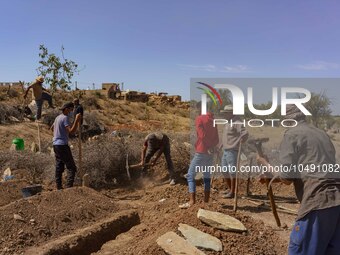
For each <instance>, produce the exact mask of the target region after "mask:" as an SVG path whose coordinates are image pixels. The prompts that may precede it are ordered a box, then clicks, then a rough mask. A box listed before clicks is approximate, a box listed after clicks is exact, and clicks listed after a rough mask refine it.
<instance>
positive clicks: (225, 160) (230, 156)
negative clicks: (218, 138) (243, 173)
mask: <svg viewBox="0 0 340 255" xmlns="http://www.w3.org/2000/svg"><path fill="white" fill-rule="evenodd" d="M237 154H238V151H235V150H224V151H223V156H222V160H221V166H222V167H223V166H225V167H226V166H229V167H230V168H229V169H230V170H231V169H234V170H235V171H232V170H231V171H229V172H228V173H229V174H230V175H231V176H235V175H236V165H237ZM232 167H233V168H232ZM228 173H227V174H228Z"/></svg>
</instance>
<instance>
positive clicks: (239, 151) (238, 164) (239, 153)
mask: <svg viewBox="0 0 340 255" xmlns="http://www.w3.org/2000/svg"><path fill="white" fill-rule="evenodd" d="M241 148H242V142H240V144H239V146H238V153H237V162H236V175H235V197H234V212H236V211H237V199H238V198H237V195H238V174H237V172H238V171H239V170H240V163H241V162H240V157H241Z"/></svg>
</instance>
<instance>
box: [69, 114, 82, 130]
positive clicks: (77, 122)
mask: <svg viewBox="0 0 340 255" xmlns="http://www.w3.org/2000/svg"><path fill="white" fill-rule="evenodd" d="M80 120H81V114H80V113H78V114H77V115H76V119H75V121H74V122H73V125H72V127H69V126H68V127H66V130H67V132H68V133H69V134H71V135H73V134H74V133H75V132H77V129H78V126H79V123H80Z"/></svg>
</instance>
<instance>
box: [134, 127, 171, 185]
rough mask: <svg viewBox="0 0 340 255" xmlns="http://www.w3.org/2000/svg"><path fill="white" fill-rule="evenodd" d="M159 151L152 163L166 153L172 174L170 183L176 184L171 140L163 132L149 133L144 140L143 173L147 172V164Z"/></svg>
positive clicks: (169, 170)
mask: <svg viewBox="0 0 340 255" xmlns="http://www.w3.org/2000/svg"><path fill="white" fill-rule="evenodd" d="M156 152H157V155H156V157H155V158H154V160H153V161H152V163H151V165H155V164H156V163H157V161H158V159H159V158H160V156H161V155H162V154H163V153H164V156H165V160H166V164H167V167H168V172H169V175H170V185H175V184H176V182H175V172H174V165H173V163H172V159H171V154H170V140H169V137H168V136H167V135H166V134H164V133H162V132H155V133H151V134H148V135H147V136H146V137H145V140H144V146H143V150H142V159H141V165H142V166H143V170H142V174H143V175H146V174H147V166H145V164H148V163H149V162H150V160H151V158H152V157H153V155H155V153H156Z"/></svg>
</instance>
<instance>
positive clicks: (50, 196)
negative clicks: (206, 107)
mask: <svg viewBox="0 0 340 255" xmlns="http://www.w3.org/2000/svg"><path fill="white" fill-rule="evenodd" d="M158 170H159V169H156V170H155V174H156V173H157V172H158ZM164 180H165V179H164V178H163V179H160V178H156V179H150V178H149V179H146V180H143V181H140V180H133V181H132V182H131V183H130V184H129V185H128V184H127V183H126V184H124V185H123V186H122V187H121V188H114V189H111V190H110V189H103V190H101V191H99V192H97V191H94V190H92V189H88V188H72V189H65V190H62V191H44V192H43V193H42V194H40V195H36V196H33V197H31V198H28V199H19V200H16V201H14V202H13V201H12V202H11V201H10V200H8V202H11V203H9V204H7V205H4V206H2V207H0V232H1V233H6V234H5V235H3V236H1V238H0V254H23V251H24V250H26V249H27V248H29V247H31V246H37V245H42V244H44V243H46V242H47V241H50V240H54V239H56V238H59V237H61V236H64V235H66V234H70V233H74V232H75V231H77V230H79V229H81V228H84V227H87V226H90V225H92V224H94V223H95V222H98V221H99V220H102V219H105V218H108V217H110V215H112V214H113V213H115V212H117V211H121V210H125V209H134V210H137V212H138V214H139V217H140V220H141V224H139V225H137V226H135V227H133V228H132V229H131V230H129V231H128V232H126V233H123V234H120V235H119V236H118V237H117V238H116V240H113V241H109V242H108V243H106V244H104V245H103V247H102V250H100V251H98V252H97V253H96V254H101V255H102V254H124V255H127V254H151V255H156V254H165V253H164V251H163V250H162V249H161V248H159V247H158V246H157V244H156V239H157V238H158V237H159V236H161V235H162V234H164V233H166V232H168V231H175V232H177V233H178V234H180V233H179V232H178V231H177V227H178V224H179V223H186V224H189V225H192V226H194V227H196V228H198V229H200V230H202V231H204V232H206V233H208V234H211V235H213V236H216V237H217V238H219V239H220V240H221V241H222V243H223V247H224V251H223V252H222V253H216V252H215V253H214V252H206V253H207V254H286V250H287V249H286V247H287V244H288V237H289V227H291V225H292V223H293V222H294V216H293V215H288V214H283V213H280V218H281V221H282V225H284V226H288V228H287V227H286V228H277V227H276V224H275V221H274V218H273V216H272V214H271V211H270V210H268V209H264V208H262V207H258V206H256V205H254V204H253V203H250V202H249V201H247V200H244V199H239V203H238V209H239V210H238V212H237V213H234V212H233V211H232V206H233V201H232V200H226V199H223V198H221V194H220V191H222V190H223V189H224V184H223V182H222V181H221V180H217V181H216V182H215V185H214V188H215V189H216V191H215V192H213V193H212V195H211V196H212V199H211V202H210V203H209V204H207V205H204V204H203V203H202V194H203V191H202V186H201V185H200V183H199V182H198V191H197V193H198V204H197V205H196V206H195V207H193V208H191V209H187V210H185V209H179V208H178V205H179V204H181V203H183V202H186V201H187V198H188V194H187V186H186V184H185V180H184V179H181V180H180V182H179V184H177V185H175V186H169V185H168V183H167V181H164ZM244 184H245V183H242V182H241V184H240V196H242V195H244V190H245V185H244ZM6 185H8V189H7V190H9V192H10V193H11V192H12V193H13V191H14V190H17V188H18V186H15V185H10V183H6ZM0 187H1V186H0ZM252 187H253V189H252V191H254V190H256V194H257V195H258V197H260V198H262V199H265V198H266V197H265V194H266V192H265V189H264V187H263V186H261V185H257V182H254V183H253V185H252ZM255 187H256V188H257V189H254V188H255ZM262 187H263V188H262ZM275 188H276V189H280V190H282V192H281V193H280V199H279V200H280V201H282V200H286V201H287V203H284V205H285V206H286V207H290V208H292V209H294V208H296V207H297V206H298V205H297V204H291V203H290V198H292V197H291V195H290V194H291V189H287V188H286V189H285V190H286V192H284V191H283V190H284V188H283V187H280V186H279V187H277V186H275ZM275 192H276V191H275ZM253 193H255V192H253ZM4 194H5V193H2V195H1V196H3V195H4ZM14 199H15V198H13V199H12V200H14ZM280 203H281V202H280ZM281 204H283V203H281ZM199 208H205V209H209V210H213V211H218V212H222V213H226V214H228V215H231V216H234V217H236V218H237V219H239V220H240V221H242V223H243V224H244V225H245V226H246V227H247V228H248V232H247V233H244V234H239V233H231V232H225V231H221V230H217V229H213V228H211V227H209V226H207V225H205V224H203V223H201V222H200V221H199V220H198V219H197V217H196V214H197V211H198V209H199ZM14 214H18V215H20V216H21V217H22V221H21V220H15V219H14Z"/></svg>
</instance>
